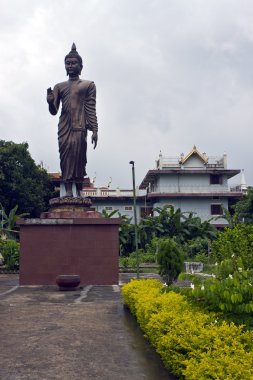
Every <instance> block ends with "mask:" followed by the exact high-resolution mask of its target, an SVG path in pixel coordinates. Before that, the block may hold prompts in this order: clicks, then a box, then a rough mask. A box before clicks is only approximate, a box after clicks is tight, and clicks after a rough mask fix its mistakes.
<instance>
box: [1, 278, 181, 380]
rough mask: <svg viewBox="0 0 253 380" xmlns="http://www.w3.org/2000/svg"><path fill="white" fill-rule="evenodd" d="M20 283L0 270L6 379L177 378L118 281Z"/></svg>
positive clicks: (135, 379) (2, 347)
mask: <svg viewBox="0 0 253 380" xmlns="http://www.w3.org/2000/svg"><path fill="white" fill-rule="evenodd" d="M127 279H128V277H127V276H125V278H124V276H123V278H122V279H121V281H127ZM17 285H18V277H17V275H0V341H1V350H0V379H1V380H57V379H61V380H86V379H87V380H88V379H92V380H93V379H103V380H137V379H138V380H141V379H146V380H164V379H171V380H172V379H175V377H173V376H172V375H170V374H169V373H168V371H167V370H165V369H164V368H163V366H162V364H161V362H160V359H159V358H158V356H157V355H156V353H155V352H154V350H153V349H152V348H151V347H150V346H149V344H148V343H147V342H146V341H145V340H144V339H143V337H142V333H141V332H140V329H139V327H138V325H137V323H136V322H135V320H134V318H133V317H132V316H131V315H130V314H129V312H128V311H127V310H125V309H124V306H123V304H122V299H121V294H120V287H119V286H89V287H88V286H87V287H85V288H84V289H82V290H78V291H75V292H73V291H71V292H60V291H58V290H57V288H54V287H17V288H15V287H16V286H17Z"/></svg>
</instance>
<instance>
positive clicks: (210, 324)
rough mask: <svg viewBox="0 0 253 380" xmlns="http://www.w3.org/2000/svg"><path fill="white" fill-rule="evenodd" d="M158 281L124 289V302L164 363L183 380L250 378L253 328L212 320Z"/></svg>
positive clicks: (134, 283)
mask: <svg viewBox="0 0 253 380" xmlns="http://www.w3.org/2000/svg"><path fill="white" fill-rule="evenodd" d="M162 289H163V285H162V284H161V283H160V282H159V281H156V280H132V281H131V282H130V283H128V284H126V285H124V286H123V288H122V294H123V299H124V302H125V304H127V305H128V306H129V308H130V310H131V311H132V313H133V314H135V315H136V318H137V321H138V323H139V324H140V326H141V328H142V329H143V331H144V333H145V335H146V337H147V338H148V339H149V340H150V342H151V344H152V345H153V346H154V347H155V348H156V350H157V352H158V353H159V354H160V355H161V357H162V359H163V361H164V363H165V365H166V366H167V367H168V368H170V370H171V371H172V372H173V373H175V374H177V375H178V376H179V377H180V378H182V379H187V380H195V379H196V380H197V379H198V380H201V379H203V380H207V379H217V380H218V379H219V380H223V379H224V380H225V379H226V380H230V379H231V380H232V379H233V380H237V379H238V380H239V379H240V380H253V332H252V331H247V332H245V331H243V328H242V326H236V325H234V324H233V323H231V324H229V323H226V322H223V323H221V324H219V323H217V321H215V316H214V314H212V313H207V312H205V313H204V312H202V311H200V310H199V309H197V308H196V307H195V306H193V305H192V304H191V303H189V301H187V299H186V298H185V297H184V296H182V295H180V294H177V293H174V292H169V293H165V292H163V291H162Z"/></svg>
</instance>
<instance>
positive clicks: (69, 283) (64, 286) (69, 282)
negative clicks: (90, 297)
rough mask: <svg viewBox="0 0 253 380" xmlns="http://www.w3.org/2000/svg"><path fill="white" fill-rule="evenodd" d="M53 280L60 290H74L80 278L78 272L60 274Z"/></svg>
mask: <svg viewBox="0 0 253 380" xmlns="http://www.w3.org/2000/svg"><path fill="white" fill-rule="evenodd" d="M55 281H56V284H57V285H58V286H59V289H60V290H76V288H77V287H78V286H79V285H80V282H81V279H80V276H79V275H78V274H60V275H59V276H57V277H56V279H55Z"/></svg>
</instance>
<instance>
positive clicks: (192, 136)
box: [0, 0, 253, 187]
mask: <svg viewBox="0 0 253 380" xmlns="http://www.w3.org/2000/svg"><path fill="white" fill-rule="evenodd" d="M1 3H2V4H1ZM0 5H2V7H1V9H2V18H1V25H0V37H1V38H0V49H1V53H2V60H1V62H0V68H1V70H0V84H1V89H2V91H1V97H0V114H1V118H0V132H1V138H2V139H5V140H13V141H16V142H20V141H28V143H29V146H30V152H31V154H32V156H33V157H34V158H35V160H36V161H37V162H40V161H43V162H44V164H45V165H46V167H47V168H48V169H49V170H51V171H54V170H59V158H58V146H57V123H58V116H56V117H52V116H51V115H49V113H48V110H47V104H46V101H45V96H46V89H47V88H48V87H49V86H51V87H53V85H54V84H55V83H58V82H60V81H63V80H65V78H66V75H65V71H64V65H63V60H64V56H65V55H66V54H67V53H68V52H69V50H70V48H71V44H72V42H73V41H74V42H75V43H76V45H77V50H78V52H79V53H80V54H81V55H82V57H83V60H84V70H83V73H82V77H84V78H87V79H91V80H94V81H95V83H96V86H97V92H98V96H97V112H98V120H99V128H100V130H99V144H98V147H97V149H96V150H95V151H94V150H92V147H91V146H90V147H89V150H88V165H87V171H88V174H89V175H90V176H91V177H93V175H94V173H96V176H97V183H98V184H100V185H104V184H106V183H107V182H108V178H109V177H112V178H113V183H112V185H113V186H117V185H119V186H120V187H130V186H131V167H130V165H129V161H130V160H135V162H136V175H137V183H140V182H141V180H142V178H143V177H144V175H145V174H146V171H147V170H149V169H151V168H153V167H154V162H155V159H157V157H158V154H159V151H160V149H161V150H162V152H163V154H164V155H179V154H180V153H181V152H184V153H185V154H186V153H187V152H189V151H190V150H191V148H192V146H193V145H194V144H196V145H197V147H198V149H199V150H201V151H205V152H206V153H207V155H211V156H212V155H221V154H222V153H223V151H227V153H228V162H229V165H230V167H231V168H239V169H240V168H244V169H245V175H246V180H247V182H248V184H251V185H252V184H253V169H252V165H251V161H252V159H251V141H252V125H253V111H252V108H253V107H252V104H253V70H252V63H253V54H252V49H253V26H252V16H253V4H252V2H251V1H249V0H242V1H241V2H238V1H236V0H230V1H228V0H219V1H218V0H206V1H205V2H203V1H200V0H191V1H186V0H180V1H178V0H171V1H167V0H150V1H149V2H147V1H144V0H137V1H135V2H129V1H127V0H107V1H106V2H104V1H102V0H87V1H85V2H84V1H81V0H76V1H75V2H73V1H70V0H69V1H68V0H62V1H60V2H59V1H57V0H53V1H49V0H44V1H43V2H41V1H38V0H35V1H33V2H31V1H28V0H27V1H25V0H19V1H15V0H10V1H9V2H8V3H6V2H4V3H3V1H2V0H0ZM14 9H15V12H13V10H14ZM235 180H237V179H235Z"/></svg>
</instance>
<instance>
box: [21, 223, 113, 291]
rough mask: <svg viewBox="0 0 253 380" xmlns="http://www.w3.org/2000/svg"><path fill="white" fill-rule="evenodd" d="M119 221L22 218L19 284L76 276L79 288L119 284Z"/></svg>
mask: <svg viewBox="0 0 253 380" xmlns="http://www.w3.org/2000/svg"><path fill="white" fill-rule="evenodd" d="M119 224H120V219H118V218H117V219H116V218H115V219H114V218H113V219H105V218H98V217H96V218H94V219H92V218H80V219H78V218H66V219H63V218H55V219H53V218H51V219H46V218H41V219H24V220H20V221H19V225H20V285H55V280H56V277H57V276H58V275H63V274H77V275H79V276H80V278H81V284H82V285H88V284H89V285H112V284H118V273H119V269H118V255H119V233H118V227H119Z"/></svg>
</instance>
